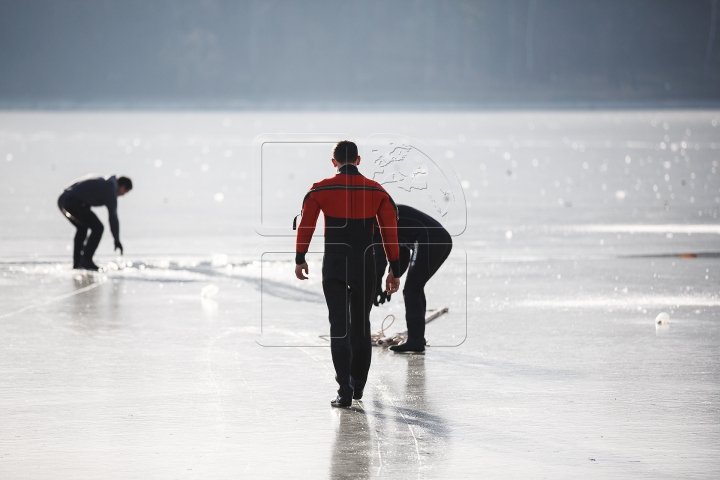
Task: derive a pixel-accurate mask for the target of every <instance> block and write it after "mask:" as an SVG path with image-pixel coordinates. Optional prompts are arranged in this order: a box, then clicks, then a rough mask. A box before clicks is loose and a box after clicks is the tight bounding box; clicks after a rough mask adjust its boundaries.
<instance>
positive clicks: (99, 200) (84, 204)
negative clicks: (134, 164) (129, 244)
mask: <svg viewBox="0 0 720 480" xmlns="http://www.w3.org/2000/svg"><path fill="white" fill-rule="evenodd" d="M117 190H118V183H117V180H116V179H115V177H114V176H112V177H109V178H107V179H105V178H102V177H95V178H86V179H82V180H79V181H77V182H75V183H73V184H72V185H70V186H69V187H67V188H66V189H65V190H64V191H63V192H62V194H61V195H60V198H58V207H59V208H60V211H61V212H62V214H63V215H64V216H65V217H67V219H68V220H70V222H71V223H72V224H73V225H75V228H77V231H76V232H75V240H74V249H73V266H74V267H76V268H77V267H80V266H81V264H82V263H83V262H90V263H92V258H93V255H94V254H95V250H96V249H97V247H98V245H99V244H100V239H101V238H102V234H103V230H104V229H105V228H104V227H103V224H102V222H101V221H100V219H99V218H98V217H97V215H95V214H94V213H93V212H92V210H90V207H100V206H106V207H107V209H108V221H109V223H110V230H111V231H112V234H113V237H114V238H115V242H116V244H117V243H119V241H120V223H119V221H118V217H117ZM88 229H90V237H89V238H87V232H88ZM86 238H87V243H86V242H85V239H86Z"/></svg>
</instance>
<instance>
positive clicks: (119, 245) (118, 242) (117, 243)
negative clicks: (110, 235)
mask: <svg viewBox="0 0 720 480" xmlns="http://www.w3.org/2000/svg"><path fill="white" fill-rule="evenodd" d="M118 248H119V249H120V255H122V254H123V248H122V243H120V240H115V250H117V249H118Z"/></svg>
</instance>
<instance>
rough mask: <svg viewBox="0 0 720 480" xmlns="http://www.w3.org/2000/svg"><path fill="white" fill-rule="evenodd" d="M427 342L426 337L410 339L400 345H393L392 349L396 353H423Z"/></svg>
mask: <svg viewBox="0 0 720 480" xmlns="http://www.w3.org/2000/svg"><path fill="white" fill-rule="evenodd" d="M425 343H426V342H425V339H424V338H423V339H422V340H414V339H413V340H411V339H408V340H407V341H406V342H403V343H401V344H400V345H393V346H392V347H390V350H392V351H393V352H395V353H422V352H424V351H425Z"/></svg>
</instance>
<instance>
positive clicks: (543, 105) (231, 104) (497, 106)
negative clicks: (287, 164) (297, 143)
mask: <svg viewBox="0 0 720 480" xmlns="http://www.w3.org/2000/svg"><path fill="white" fill-rule="evenodd" d="M717 109H720V100H707V101H701V100H667V101H606V102H599V101H587V102H586V101H568V102H423V103H420V102H417V103H412V102H397V103H391V102H347V103H341V102H306V103H300V102H280V101H278V102H244V101H227V102H219V101H213V102H205V101H198V102H110V101H107V102H106V101H101V102H74V101H1V100H0V110H3V111H28V110H29V111H43V110H44V111H81V110H83V111H118V110H119V111H267V112H296V111H306V112H317V111H320V112H323V111H327V112H332V111H367V112H373V111H438V112H439V111H468V112H470V111H522V110H529V111H538V110H717Z"/></svg>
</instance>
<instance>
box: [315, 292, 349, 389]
mask: <svg viewBox="0 0 720 480" xmlns="http://www.w3.org/2000/svg"><path fill="white" fill-rule="evenodd" d="M322 284H323V293H324V294H325V302H326V303H327V307H328V319H329V320H330V352H331V354H332V360H333V366H334V367H335V380H336V381H337V382H338V385H339V386H340V388H339V389H338V396H339V397H342V398H343V399H346V400H347V401H348V402H352V383H351V380H350V368H351V365H352V354H353V353H352V347H351V344H350V338H351V335H350V328H349V324H350V312H349V309H348V304H349V291H348V287H347V284H346V283H345V282H343V281H341V280H337V279H333V278H330V279H323V282H322Z"/></svg>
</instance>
